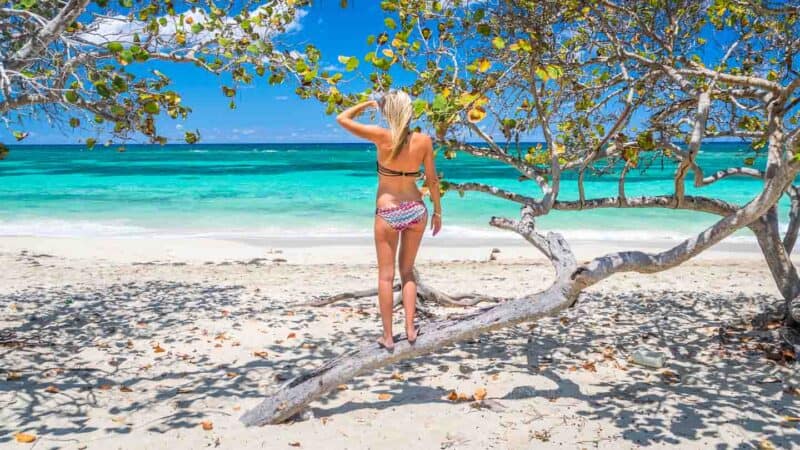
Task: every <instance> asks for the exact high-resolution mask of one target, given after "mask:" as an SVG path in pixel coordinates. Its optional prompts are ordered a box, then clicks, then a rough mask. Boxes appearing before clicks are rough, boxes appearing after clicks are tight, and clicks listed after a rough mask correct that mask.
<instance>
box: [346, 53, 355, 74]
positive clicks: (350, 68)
mask: <svg viewBox="0 0 800 450" xmlns="http://www.w3.org/2000/svg"><path fill="white" fill-rule="evenodd" d="M344 68H345V70H347V71H348V72H352V71H354V70H356V69H357V68H358V58H356V57H355V56H351V57H350V59H348V60H347V63H346V65H345V66H344Z"/></svg>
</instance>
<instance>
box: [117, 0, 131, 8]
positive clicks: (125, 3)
mask: <svg viewBox="0 0 800 450" xmlns="http://www.w3.org/2000/svg"><path fill="white" fill-rule="evenodd" d="M119 4H120V6H122V7H123V8H131V7H133V0H119Z"/></svg>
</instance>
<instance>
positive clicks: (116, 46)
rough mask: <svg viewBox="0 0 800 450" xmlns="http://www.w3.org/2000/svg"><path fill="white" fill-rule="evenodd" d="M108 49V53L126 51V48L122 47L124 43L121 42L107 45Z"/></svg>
mask: <svg viewBox="0 0 800 450" xmlns="http://www.w3.org/2000/svg"><path fill="white" fill-rule="evenodd" d="M106 48H107V49H108V51H110V52H111V53H119V52H121V51H122V50H124V49H125V48H124V47H123V46H122V43H121V42H109V43H108V44H106Z"/></svg>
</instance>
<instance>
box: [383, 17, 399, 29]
mask: <svg viewBox="0 0 800 450" xmlns="http://www.w3.org/2000/svg"><path fill="white" fill-rule="evenodd" d="M383 24H384V25H386V28H388V29H390V30H394V29H395V28H397V23H395V21H394V19H392V18H391V17H387V18H385V19H383Z"/></svg>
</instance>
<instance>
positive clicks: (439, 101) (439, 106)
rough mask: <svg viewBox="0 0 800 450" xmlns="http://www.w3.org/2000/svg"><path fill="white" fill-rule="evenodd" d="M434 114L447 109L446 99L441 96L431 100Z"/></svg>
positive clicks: (438, 95)
mask: <svg viewBox="0 0 800 450" xmlns="http://www.w3.org/2000/svg"><path fill="white" fill-rule="evenodd" d="M431 107H432V109H433V111H434V112H438V111H441V110H443V109H445V108H446V107H447V98H445V96H444V95H442V94H436V97H434V98H433V104H432V105H431Z"/></svg>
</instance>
